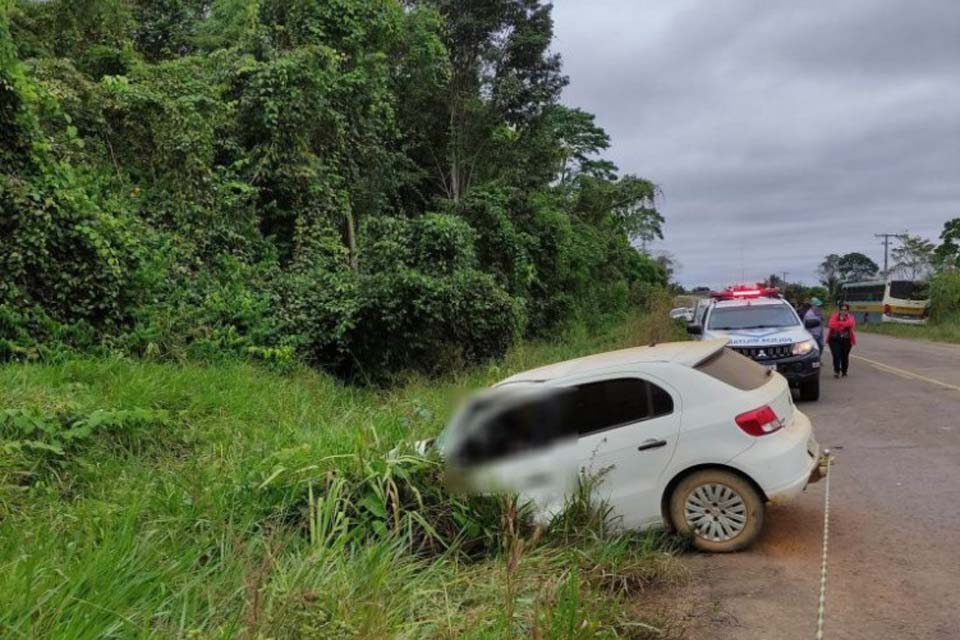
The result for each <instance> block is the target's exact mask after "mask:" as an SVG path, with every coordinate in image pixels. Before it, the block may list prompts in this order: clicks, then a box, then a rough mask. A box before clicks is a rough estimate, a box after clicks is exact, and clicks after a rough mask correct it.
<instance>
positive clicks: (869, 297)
mask: <svg viewBox="0 0 960 640" xmlns="http://www.w3.org/2000/svg"><path fill="white" fill-rule="evenodd" d="M886 290H887V284H886V283H885V282H884V281H882V280H867V281H864V282H844V283H843V284H842V285H840V296H839V300H838V301H837V302H838V303H840V304H842V303H844V302H845V303H847V304H848V305H850V313H851V314H853V317H854V318H856V320H857V324H868V323H870V322H882V321H883V299H884V296H885V295H886Z"/></svg>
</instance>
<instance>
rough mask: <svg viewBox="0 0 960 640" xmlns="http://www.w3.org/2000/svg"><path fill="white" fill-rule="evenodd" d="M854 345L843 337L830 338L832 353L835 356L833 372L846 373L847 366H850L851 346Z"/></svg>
mask: <svg viewBox="0 0 960 640" xmlns="http://www.w3.org/2000/svg"><path fill="white" fill-rule="evenodd" d="M851 347H852V345H851V344H850V341H849V340H844V339H842V338H830V354H831V355H832V356H833V372H834V373H842V374H844V375H846V373H847V368H849V366H850V348H851Z"/></svg>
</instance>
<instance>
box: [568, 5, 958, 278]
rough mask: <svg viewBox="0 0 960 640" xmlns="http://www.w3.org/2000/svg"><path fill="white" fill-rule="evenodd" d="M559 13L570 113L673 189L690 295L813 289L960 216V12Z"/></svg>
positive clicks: (701, 9) (669, 192)
mask: <svg viewBox="0 0 960 640" xmlns="http://www.w3.org/2000/svg"><path fill="white" fill-rule="evenodd" d="M554 5H555V6H554V20H555V29H556V39H557V44H556V45H555V46H556V49H557V50H558V51H559V52H560V53H561V54H562V56H563V59H564V68H565V71H566V73H567V74H568V75H569V76H570V86H569V87H568V88H567V90H566V92H565V94H564V101H565V102H566V103H567V104H569V105H571V106H579V107H581V108H583V109H585V110H587V111H590V112H592V113H595V114H596V115H597V122H598V124H600V125H601V126H602V127H604V128H605V129H606V130H607V132H608V133H609V134H610V136H611V138H612V141H613V147H612V149H611V150H610V153H609V156H610V157H611V159H612V160H614V161H615V162H616V163H617V164H618V165H619V167H620V169H621V171H622V172H624V173H635V174H638V175H640V176H643V177H646V178H649V179H651V180H653V181H654V182H656V183H657V184H659V185H660V187H661V188H662V189H663V192H664V196H663V199H662V201H661V203H660V209H661V212H662V213H663V214H664V216H665V217H666V219H667V225H666V228H665V235H666V239H665V240H664V242H662V243H658V244H657V247H655V248H656V249H658V250H666V251H669V252H670V253H672V254H673V255H674V256H675V257H676V258H677V260H678V261H679V262H680V263H681V265H682V269H681V271H680V273H679V274H678V280H679V281H680V282H681V283H683V284H685V285H687V286H692V285H698V284H707V285H711V286H719V285H721V284H726V283H728V282H730V281H733V280H737V281H739V280H741V275H743V276H744V278H745V279H746V280H754V279H758V278H760V279H762V278H763V277H765V276H766V275H767V274H770V273H780V272H783V271H787V272H789V275H788V279H789V280H791V281H792V280H802V281H806V282H810V283H812V282H814V281H815V280H816V277H815V270H816V267H817V265H818V263H819V262H820V261H821V260H822V259H823V256H824V255H825V254H828V253H846V252H849V251H861V252H863V253H866V254H867V255H869V256H871V257H872V258H874V260H876V261H877V263H878V264H881V266H882V259H883V251H882V248H881V247H880V245H879V241H878V240H877V239H875V238H874V237H873V234H874V233H878V232H902V231H905V230H906V231H909V232H911V233H916V234H920V235H923V236H926V237H928V238H930V239H936V237H937V236H938V235H939V232H940V229H941V228H942V226H943V222H944V220H946V219H948V218H952V217H957V216H960V0H901V1H899V2H893V1H887V0H842V1H839V0H832V1H826V0H818V1H810V0H804V1H803V2H796V1H793V2H787V1H781V2H774V1H772V0H756V1H750V2H748V1H735V0H724V1H723V2H711V1H707V0H689V1H688V0H658V1H654V0H589V1H586V0H554ZM741 255H742V260H741Z"/></svg>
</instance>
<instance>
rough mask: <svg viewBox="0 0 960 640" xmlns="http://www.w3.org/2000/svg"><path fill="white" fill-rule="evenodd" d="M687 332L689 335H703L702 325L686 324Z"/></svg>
mask: <svg viewBox="0 0 960 640" xmlns="http://www.w3.org/2000/svg"><path fill="white" fill-rule="evenodd" d="M687 333H688V334H690V335H691V336H702V335H703V326H702V325H699V324H688V325H687Z"/></svg>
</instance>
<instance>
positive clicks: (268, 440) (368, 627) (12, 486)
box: [0, 297, 682, 639]
mask: <svg viewBox="0 0 960 640" xmlns="http://www.w3.org/2000/svg"><path fill="white" fill-rule="evenodd" d="M658 304H659V306H658V308H657V309H656V313H653V314H650V315H648V316H637V317H635V318H633V319H632V320H631V321H629V322H626V323H621V324H618V325H616V326H614V327H613V328H611V329H608V330H605V331H603V332H599V333H597V332H592V331H591V332H588V331H586V330H585V329H584V328H583V327H581V328H580V329H579V330H573V331H570V332H568V333H567V334H566V336H565V338H564V340H563V341H562V342H561V341H558V342H552V343H545V342H541V343H532V344H522V345H519V346H517V347H516V348H514V349H513V350H511V351H510V353H509V355H508V356H507V358H506V359H505V360H504V361H502V362H500V363H498V364H491V365H488V366H484V367H475V368H471V369H469V370H466V371H464V372H461V373H460V374H458V375H456V376H451V377H446V378H444V379H442V380H436V379H430V380H428V379H425V378H422V377H413V378H412V379H410V380H408V381H407V383H405V384H404V385H402V386H398V387H394V388H392V389H389V390H384V389H380V390H377V389H373V388H361V387H355V386H354V387H351V386H345V385H343V383H341V382H338V381H337V380H336V379H335V378H333V377H331V376H330V375H328V374H325V373H319V372H316V371H315V370H312V369H309V368H306V367H303V366H297V367H295V368H294V369H293V370H292V371H288V372H286V373H278V372H275V371H271V370H270V369H269V368H267V367H265V366H264V365H257V364H251V363H248V362H243V361H239V360H238V361H230V362H221V363H219V364H218V365H216V366H211V365H200V364H185V365H176V364H172V363H162V362H146V361H142V360H131V359H129V358H124V357H115V358H77V359H70V360H63V361H60V362H56V363H52V364H35V363H34V364H29V363H28V364H22V363H9V364H6V365H4V366H2V367H0V405H2V406H3V407H7V409H6V410H5V411H4V412H3V413H2V414H0V437H2V440H0V636H3V637H4V638H41V637H42V638H98V639H100V638H131V637H160V638H167V637H170V638H172V637H178V638H180V637H182V638H237V637H239V638H300V637H313V638H328V637H329V638H344V637H354V638H389V637H408V638H413V637H416V638H510V637H515V638H521V637H542V638H615V637H629V638H642V637H657V638H660V637H669V636H668V635H666V631H665V632H664V633H658V632H656V631H655V630H654V629H656V628H663V629H667V628H666V627H663V625H664V624H666V623H668V622H669V621H668V620H662V619H660V618H659V617H658V615H659V614H658V612H657V611H655V610H649V609H645V608H644V605H643V602H644V598H643V596H642V592H643V591H644V590H645V589H648V588H650V587H651V586H653V585H657V584H662V583H670V582H672V581H675V580H677V579H679V578H680V577H682V568H681V567H680V566H679V565H677V564H676V561H675V560H673V558H672V555H671V554H670V553H668V552H669V551H670V550H671V549H674V548H676V542H675V541H672V540H671V539H669V538H666V537H664V536H663V534H657V533H648V534H644V535H639V534H631V535H618V534H614V533H610V532H606V531H605V528H604V518H603V517H602V516H603V514H602V512H598V511H597V510H596V509H585V508H584V503H583V502H575V503H574V504H573V505H572V508H571V509H570V510H569V511H568V513H567V514H566V517H565V518H563V519H562V520H561V521H560V522H559V523H558V525H557V526H556V527H555V528H554V529H552V530H548V531H534V530H531V528H530V527H529V526H528V525H526V524H525V519H524V518H523V517H522V514H517V513H516V512H515V510H514V509H513V508H512V507H511V505H510V504H509V503H505V502H502V501H497V500H493V499H489V500H483V499H479V498H470V499H467V498H464V497H458V496H450V495H446V494H445V492H444V490H443V489H442V483H441V482H440V481H439V469H438V466H437V463H436V462H435V461H433V460H431V459H423V458H420V457H417V456H413V455H408V454H404V453H403V451H404V450H405V449H401V452H400V453H399V454H397V455H395V456H394V457H392V458H389V457H388V455H387V452H388V451H390V450H391V449H393V448H394V447H395V446H396V445H398V444H399V443H403V442H406V443H410V442H413V441H414V440H416V439H418V438H422V437H428V436H432V435H434V434H435V433H437V431H438V430H439V429H440V428H441V426H442V423H443V420H444V417H445V416H446V415H447V411H448V410H449V408H450V406H451V404H450V403H451V402H452V400H453V398H455V397H457V396H458V395H459V394H461V393H463V392H465V391H467V390H469V389H472V388H475V387H477V386H479V385H485V384H489V383H490V382H492V381H494V380H496V379H499V378H501V377H504V376H506V375H508V374H509V373H511V372H513V371H517V370H523V369H526V368H530V367H533V366H535V365H538V364H542V363H546V362H551V361H556V360H559V359H565V358H569V357H574V356H578V355H582V354H586V353H591V352H594V351H597V350H603V349H612V348H617V347H621V346H628V345H636V344H645V343H647V342H648V341H649V340H650V339H653V338H658V339H661V340H662V339H669V338H678V337H680V336H679V335H678V332H679V329H678V327H677V326H676V325H675V324H673V323H671V322H670V321H669V320H668V319H666V308H667V307H666V300H665V299H663V298H662V297H661V299H660V302H659V303H658ZM628 600H629V603H630V606H629V608H628V607H627V606H626V602H627V601H628ZM627 611H630V613H629V614H628V613H627ZM638 611H639V613H637V612H638ZM628 616H629V618H628Z"/></svg>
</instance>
